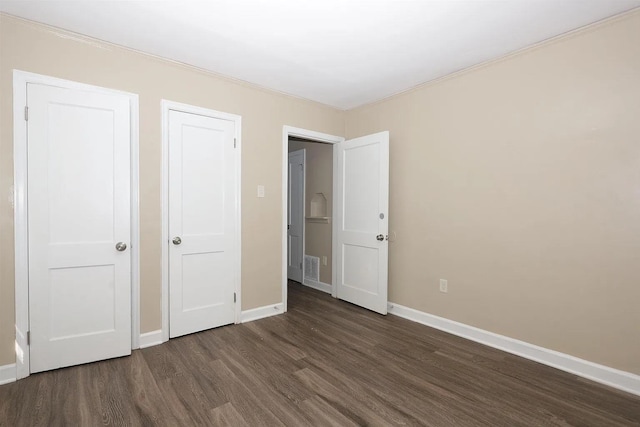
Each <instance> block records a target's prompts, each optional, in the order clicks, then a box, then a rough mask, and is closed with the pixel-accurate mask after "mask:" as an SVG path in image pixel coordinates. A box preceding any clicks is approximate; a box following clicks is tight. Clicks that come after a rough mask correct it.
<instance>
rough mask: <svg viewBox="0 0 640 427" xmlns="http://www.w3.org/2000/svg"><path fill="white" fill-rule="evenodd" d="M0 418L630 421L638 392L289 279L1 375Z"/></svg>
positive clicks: (86, 422) (8, 421) (62, 422)
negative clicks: (210, 311)
mask: <svg viewBox="0 0 640 427" xmlns="http://www.w3.org/2000/svg"><path fill="white" fill-rule="evenodd" d="M0 425H2V426H21V425H25V426H98V425H127V426H129V425H167V426H176V425H187V426H190V425H231V426H261V425H267V426H282V425H286V426H304V425H336V426H352V425H372V426H384V425H430V426H475V425H485V426H520V425H522V426H550V425H576V426H609V425H612V426H629V425H640V397H636V396H633V395H631V394H627V393H624V392H621V391H617V390H615V389H611V388H608V387H605V386H602V385H599V384H596V383H593V382H591V381H588V380H585V379H581V378H579V377H576V376H574V375H571V374H568V373H565V372H562V371H558V370H555V369H552V368H549V367H546V366H543V365H540V364H538V363H535V362H531V361H529V360H525V359H522V358H519V357H517V356H513V355H510V354H507V353H504V352H501V351H498V350H494V349H492V348H489V347H485V346H483V345H480V344H476V343H473V342H471V341H467V340H464V339H462V338H458V337H455V336H452V335H448V334H446V333H443V332H440V331H437V330H434V329H431V328H428V327H425V326H422V325H419V324H417V323H413V322H410V321H407V320H404V319H401V318H399V317H396V316H391V315H390V316H386V317H385V316H380V315H377V314H374V313H372V312H369V311H367V310H364V309H361V308H359V307H356V306H353V305H351V304H348V303H345V302H342V301H338V300H335V299H333V298H331V297H330V296H329V295H326V294H323V293H320V292H318V291H315V290H313V289H309V288H306V287H303V286H301V285H297V284H290V285H289V312H288V313H287V314H285V315H282V316H275V317H270V318H267V319H262V320H258V321H255V322H251V323H246V324H242V325H232V326H226V327H222V328H218V329H214V330H210V331H206V332H201V333H198V334H193V335H189V336H186V337H182V338H177V339H173V340H171V341H169V342H168V343H166V344H163V345H159V346H155V347H150V348H147V349H143V350H136V351H134V352H133V354H132V355H131V356H130V357H123V358H120V359H113V360H107V361H103V362H98V363H91V364H87V365H82V366H76V367H72V368H66V369H59V370H56V371H51V372H45V373H40V374H34V375H31V376H30V377H29V378H26V379H24V380H21V381H18V382H16V383H12V384H7V385H4V386H0Z"/></svg>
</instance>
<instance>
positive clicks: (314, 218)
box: [305, 216, 331, 224]
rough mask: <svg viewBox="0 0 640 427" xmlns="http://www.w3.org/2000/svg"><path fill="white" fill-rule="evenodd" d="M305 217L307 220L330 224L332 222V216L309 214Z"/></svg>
mask: <svg viewBox="0 0 640 427" xmlns="http://www.w3.org/2000/svg"><path fill="white" fill-rule="evenodd" d="M305 219H306V220H307V222H315V223H318V224H329V223H330V222H331V217H330V216H308V217H306V218H305Z"/></svg>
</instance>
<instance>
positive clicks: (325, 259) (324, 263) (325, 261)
mask: <svg viewBox="0 0 640 427" xmlns="http://www.w3.org/2000/svg"><path fill="white" fill-rule="evenodd" d="M322 265H327V257H326V256H323V257H322Z"/></svg>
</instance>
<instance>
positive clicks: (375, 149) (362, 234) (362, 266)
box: [334, 132, 389, 314]
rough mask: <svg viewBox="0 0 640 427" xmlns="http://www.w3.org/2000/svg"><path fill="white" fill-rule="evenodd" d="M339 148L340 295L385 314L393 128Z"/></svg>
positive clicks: (338, 272)
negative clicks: (391, 134)
mask: <svg viewBox="0 0 640 427" xmlns="http://www.w3.org/2000/svg"><path fill="white" fill-rule="evenodd" d="M336 148H337V149H336V150H335V151H334V153H335V155H336V156H337V159H336V164H337V165H338V170H337V174H336V178H337V180H338V182H337V186H336V188H337V190H338V194H337V198H336V200H337V202H338V206H337V210H336V212H337V215H336V216H337V218H336V227H338V229H337V234H336V235H337V245H336V246H337V250H338V254H337V257H336V260H337V266H336V268H337V278H338V285H337V296H338V298H340V299H343V300H345V301H349V302H351V303H354V304H357V305H359V306H362V307H365V308H368V309H370V310H373V311H376V312H378V313H381V314H386V313H387V269H388V267H387V266H388V242H387V239H386V236H387V234H388V221H389V219H388V211H389V133H388V132H381V133H377V134H374V135H369V136H365V137H362V138H357V139H353V140H350V141H345V142H343V143H340V144H338V145H337V147H336ZM379 236H381V237H382V240H379Z"/></svg>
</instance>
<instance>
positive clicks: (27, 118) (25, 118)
mask: <svg viewBox="0 0 640 427" xmlns="http://www.w3.org/2000/svg"><path fill="white" fill-rule="evenodd" d="M24 120H25V121H26V122H28V121H29V107H27V106H26V105H25V106H24Z"/></svg>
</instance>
